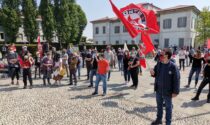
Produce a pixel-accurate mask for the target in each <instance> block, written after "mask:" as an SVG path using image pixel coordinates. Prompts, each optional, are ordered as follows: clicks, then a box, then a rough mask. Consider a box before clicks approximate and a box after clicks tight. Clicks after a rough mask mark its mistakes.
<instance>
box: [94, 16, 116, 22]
mask: <svg viewBox="0 0 210 125" xmlns="http://www.w3.org/2000/svg"><path fill="white" fill-rule="evenodd" d="M118 20H119V19H118V18H117V17H112V18H109V17H103V18H100V19H97V20H93V21H90V22H91V23H95V22H114V21H118Z"/></svg>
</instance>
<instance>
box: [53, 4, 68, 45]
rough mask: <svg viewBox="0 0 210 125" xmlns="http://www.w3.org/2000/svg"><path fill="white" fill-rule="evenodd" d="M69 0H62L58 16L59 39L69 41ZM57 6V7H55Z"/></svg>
mask: <svg viewBox="0 0 210 125" xmlns="http://www.w3.org/2000/svg"><path fill="white" fill-rule="evenodd" d="M68 4H69V3H68V0H62V1H60V4H59V6H58V7H57V9H58V12H59V13H58V15H59V16H56V18H57V19H56V21H57V22H56V23H57V34H58V36H59V41H60V43H61V42H65V43H68V42H69V40H70V32H71V26H70V21H71V20H70V17H69V13H68V12H69V7H68ZM55 8H56V7H55Z"/></svg>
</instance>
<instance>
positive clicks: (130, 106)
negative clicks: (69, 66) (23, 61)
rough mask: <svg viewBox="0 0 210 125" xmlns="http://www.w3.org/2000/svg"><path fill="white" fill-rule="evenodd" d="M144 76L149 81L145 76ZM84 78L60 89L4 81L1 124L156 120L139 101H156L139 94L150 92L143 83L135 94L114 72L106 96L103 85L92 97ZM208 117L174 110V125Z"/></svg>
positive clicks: (203, 122)
mask: <svg viewBox="0 0 210 125" xmlns="http://www.w3.org/2000/svg"><path fill="white" fill-rule="evenodd" d="M83 73H85V71H84V69H83ZM144 74H145V73H144ZM143 77H144V78H143V80H147V79H148V78H147V76H146V75H144V76H143ZM85 78H86V77H82V79H83V80H81V81H80V82H79V83H78V86H71V87H69V86H67V85H66V84H67V81H66V79H65V80H63V81H62V85H61V86H51V87H49V86H47V87H43V86H42V85H41V84H42V80H34V88H33V89H26V90H23V89H21V88H22V81H21V82H20V86H16V85H13V86H11V85H9V83H10V82H9V80H2V79H1V80H0V125H150V123H151V122H152V121H153V120H155V118H156V107H155V104H154V103H152V102H151V104H150V103H149V104H150V105H149V104H148V103H146V102H139V101H137V99H138V98H139V99H140V100H141V99H147V98H148V99H153V98H154V97H153V95H152V94H151V95H146V96H145V97H144V95H141V94H138V91H145V92H148V91H147V90H146V88H147V87H144V85H142V84H140V86H142V87H141V88H145V90H143V89H140V90H139V89H138V90H136V91H135V92H136V93H134V90H129V89H127V87H126V85H122V84H121V83H119V81H121V82H122V76H120V73H119V72H114V73H113V76H112V78H111V81H110V82H109V87H108V94H107V96H105V97H103V96H101V94H102V92H101V91H102V88H101V86H100V89H99V92H100V93H99V95H98V96H92V95H91V93H92V92H93V91H94V89H93V88H88V87H87V86H88V85H89V83H88V82H86V81H85V80H84V79H85ZM118 79H121V80H118ZM148 83H150V81H149V82H148ZM148 85H149V84H148ZM150 86H151V85H150ZM190 96H191V95H190ZM128 97H129V98H128ZM187 98H190V97H187ZM153 100H154V99H153ZM180 107H181V105H180ZM188 110H189V109H188ZM209 114H210V112H206V110H205V112H194V113H191V114H189V113H187V112H186V113H184V111H182V112H179V111H178V110H176V109H174V113H173V123H172V124H173V125H210V118H209V119H207V118H206V117H204V116H205V115H209ZM163 121H165V120H163Z"/></svg>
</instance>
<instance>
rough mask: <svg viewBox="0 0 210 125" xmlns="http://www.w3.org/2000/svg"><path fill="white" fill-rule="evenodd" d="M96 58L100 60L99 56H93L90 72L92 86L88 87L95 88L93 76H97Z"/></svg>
mask: <svg viewBox="0 0 210 125" xmlns="http://www.w3.org/2000/svg"><path fill="white" fill-rule="evenodd" d="M96 58H98V56H97V54H95V55H93V60H92V62H91V65H92V67H91V70H90V85H89V86H88V87H93V76H96V74H97V69H98V62H97V59H96Z"/></svg>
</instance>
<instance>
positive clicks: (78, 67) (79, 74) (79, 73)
mask: <svg viewBox="0 0 210 125" xmlns="http://www.w3.org/2000/svg"><path fill="white" fill-rule="evenodd" d="M77 72H78V78H80V76H81V66H77Z"/></svg>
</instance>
